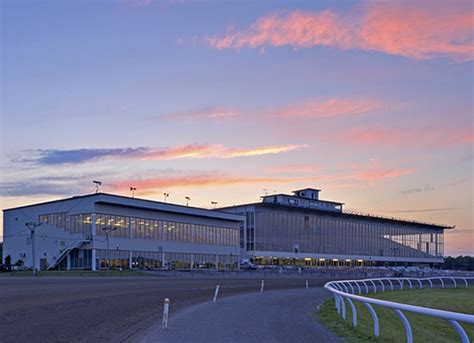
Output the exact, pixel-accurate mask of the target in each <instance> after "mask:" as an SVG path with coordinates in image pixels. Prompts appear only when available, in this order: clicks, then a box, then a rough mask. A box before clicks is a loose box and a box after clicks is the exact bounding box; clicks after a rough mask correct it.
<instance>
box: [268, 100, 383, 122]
mask: <svg viewBox="0 0 474 343" xmlns="http://www.w3.org/2000/svg"><path fill="white" fill-rule="evenodd" d="M379 108H381V104H379V103H378V102H376V101H374V100H371V99H349V98H340V97H334V98H329V99H324V100H321V99H320V100H309V101H306V102H302V103H296V104H293V105H289V106H285V107H283V108H281V109H278V110H275V111H274V114H275V115H277V116H279V117H283V118H294V117H303V118H330V117H337V116H350V115H357V114H361V113H367V112H372V111H374V110H377V109H379Z"/></svg>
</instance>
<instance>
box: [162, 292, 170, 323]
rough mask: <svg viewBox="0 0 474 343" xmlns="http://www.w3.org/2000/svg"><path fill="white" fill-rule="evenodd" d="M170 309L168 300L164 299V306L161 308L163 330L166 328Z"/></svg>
mask: <svg viewBox="0 0 474 343" xmlns="http://www.w3.org/2000/svg"><path fill="white" fill-rule="evenodd" d="M169 309H170V300H169V299H168V298H165V305H164V306H163V329H166V328H167V327H168V312H169Z"/></svg>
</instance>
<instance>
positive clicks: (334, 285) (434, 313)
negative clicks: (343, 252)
mask: <svg viewBox="0 0 474 343" xmlns="http://www.w3.org/2000/svg"><path fill="white" fill-rule="evenodd" d="M471 280H473V281H474V277H443V276H441V277H430V278H379V279H362V280H343V281H331V282H328V283H326V284H325V285H324V288H326V289H327V290H328V291H330V292H331V293H332V295H333V296H334V299H335V303H336V310H337V312H338V314H340V315H341V316H342V318H343V319H346V305H345V302H347V303H348V304H349V305H350V307H351V310H352V325H353V326H354V327H356V326H357V310H356V307H355V306H354V301H360V302H362V303H363V304H364V306H365V307H366V308H367V309H368V310H369V313H370V315H371V317H372V320H373V322H374V335H375V336H376V337H378V336H379V333H380V330H379V319H378V316H377V313H376V312H375V309H374V307H373V306H372V305H379V306H382V307H386V308H389V309H391V310H392V311H393V312H394V313H395V314H396V315H397V316H398V317H399V318H400V320H401V321H402V323H403V326H404V327H405V331H406V336H407V342H408V343H412V342H413V332H412V329H411V325H410V322H409V321H408V318H407V317H406V316H405V314H404V313H403V311H406V312H412V313H417V314H421V315H425V316H430V317H435V318H441V319H445V320H447V321H448V322H449V324H451V326H452V327H453V328H454V329H455V330H456V332H457V333H458V334H459V336H460V338H461V341H462V342H463V343H469V342H470V340H469V336H468V335H467V333H466V331H465V330H464V329H463V327H462V326H461V325H460V324H459V322H462V323H468V324H474V315H471V314H464V313H457V312H451V311H444V310H437V309H432V308H427V307H421V306H414V305H407V304H401V303H396V302H392V301H386V300H380V299H374V298H369V297H364V296H362V295H357V294H362V293H363V292H364V291H365V293H366V294H368V293H369V292H371V291H372V292H374V293H377V291H382V292H385V291H386V290H392V291H393V290H395V289H398V290H403V289H404V287H405V286H406V287H409V288H410V289H413V288H416V287H417V286H418V288H419V289H421V288H423V286H426V287H430V288H433V287H435V286H436V287H441V288H447V287H453V288H457V287H463V286H464V287H469V281H471ZM406 287H405V288H406ZM356 293H357V294H356Z"/></svg>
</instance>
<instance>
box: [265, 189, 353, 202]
mask: <svg viewBox="0 0 474 343" xmlns="http://www.w3.org/2000/svg"><path fill="white" fill-rule="evenodd" d="M295 192H298V191H295ZM280 195H281V196H285V197H289V198H295V199H298V200H299V199H304V200H308V201H318V202H326V203H329V204H336V205H345V204H346V203H344V202H337V201H330V200H321V199H307V198H300V197H298V196H296V195H290V194H284V193H277V194H269V195H263V196H261V197H260V198H267V197H273V196H280Z"/></svg>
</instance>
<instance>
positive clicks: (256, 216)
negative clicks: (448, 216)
mask: <svg viewBox="0 0 474 343" xmlns="http://www.w3.org/2000/svg"><path fill="white" fill-rule="evenodd" d="M319 192H320V190H319V189H312V188H307V189H301V190H296V191H294V192H293V194H292V195H287V194H274V195H267V196H264V197H262V199H263V201H262V202H259V203H251V204H244V205H237V206H233V207H226V208H220V209H218V210H219V211H225V212H229V213H234V214H239V215H242V216H245V218H246V221H245V224H243V225H242V226H241V231H240V247H241V256H242V257H243V258H244V257H246V258H249V259H250V260H252V261H253V263H255V264H261V265H299V266H305V265H306V266H374V265H379V266H380V265H431V266H432V265H435V264H438V263H443V261H444V260H443V251H444V230H446V229H452V228H453V227H449V226H445V225H437V224H429V223H422V222H416V221H410V220H402V219H395V218H387V217H381V216H375V215H367V214H359V213H349V212H344V211H343V205H344V204H343V203H340V202H334V201H326V200H320V199H319Z"/></svg>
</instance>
